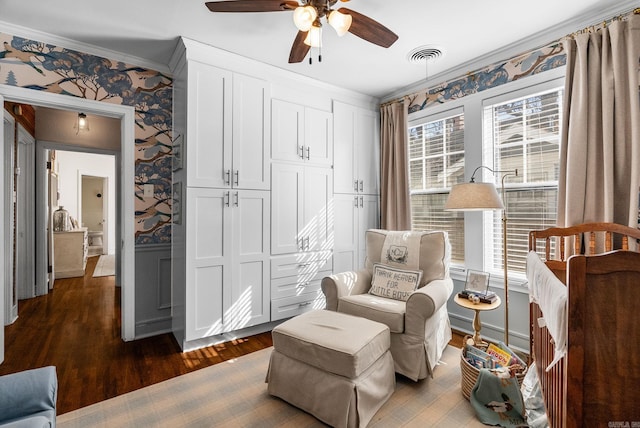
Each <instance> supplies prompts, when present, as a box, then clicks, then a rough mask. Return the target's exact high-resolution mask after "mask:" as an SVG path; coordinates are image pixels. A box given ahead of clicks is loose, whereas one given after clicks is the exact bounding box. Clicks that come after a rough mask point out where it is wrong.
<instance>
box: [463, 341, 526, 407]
mask: <svg viewBox="0 0 640 428" xmlns="http://www.w3.org/2000/svg"><path fill="white" fill-rule="evenodd" d="M465 343H466V341H465ZM460 369H461V371H462V379H461V386H462V395H464V398H466V399H467V400H468V399H469V397H471V391H472V390H473V387H474V386H475V385H476V381H477V380H478V375H479V374H480V369H478V368H477V367H475V366H472V365H471V364H469V362H468V361H467V360H465V359H464V346H463V348H462V352H460ZM526 374H527V368H525V369H524V371H523V372H522V373H518V374H517V375H516V379H517V380H518V384H519V385H520V386H522V381H523V380H524V377H525V375H526Z"/></svg>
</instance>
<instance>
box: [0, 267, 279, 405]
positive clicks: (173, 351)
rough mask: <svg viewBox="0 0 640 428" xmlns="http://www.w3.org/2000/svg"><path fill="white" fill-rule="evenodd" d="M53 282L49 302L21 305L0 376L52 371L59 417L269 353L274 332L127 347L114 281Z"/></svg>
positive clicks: (8, 331)
mask: <svg viewBox="0 0 640 428" xmlns="http://www.w3.org/2000/svg"><path fill="white" fill-rule="evenodd" d="M97 261H98V257H90V258H89V260H88V262H87V268H86V271H85V272H86V273H85V275H84V277H78V278H67V279H59V280H56V282H55V286H54V289H53V290H52V291H51V292H50V293H49V294H48V295H46V296H40V297H36V298H33V299H27V300H22V301H20V302H19V305H18V319H17V321H16V322H15V323H13V324H12V325H10V326H7V327H5V361H4V363H3V364H0V375H2V374H8V373H15V372H18V371H22V370H26V369H31V368H36V367H43V366H48V365H52V366H55V367H56V371H57V374H58V384H59V387H58V414H63V413H66V412H70V411H72V410H75V409H78V408H80V407H84V406H88V405H90V404H93V403H96V402H99V401H103V400H106V399H108V398H111V397H115V396H117V395H120V394H124V393H126V392H130V391H133V390H136V389H139V388H142V387H145V386H148V385H152V384H154V383H157V382H161V381H163V380H166V379H170V378H172V377H175V376H179V375H182V374H185V373H189V372H192V371H194V370H198V369H201V368H204V367H208V366H211V365H213V364H217V363H220V362H222V361H226V360H230V359H233V358H237V357H239V356H242V355H245V354H248V353H251V352H254V351H257V350H259V349H263V348H266V347H269V346H271V344H272V342H271V333H263V334H261V335H257V336H251V337H248V338H245V339H238V340H235V341H232V342H227V343H222V344H219V345H216V346H211V347H208V348H203V349H200V350H197V351H192V352H186V353H182V352H181V350H180V347H179V345H178V343H177V342H176V340H175V339H174V337H173V335H172V334H170V333H167V334H161V335H158V336H154V337H150V338H145V339H140V340H135V341H132V342H124V341H123V340H122V339H121V330H120V326H121V324H120V288H119V287H116V286H115V277H113V276H106V277H98V278H93V277H92V276H91V275H92V274H93V270H94V268H95V265H96V263H97Z"/></svg>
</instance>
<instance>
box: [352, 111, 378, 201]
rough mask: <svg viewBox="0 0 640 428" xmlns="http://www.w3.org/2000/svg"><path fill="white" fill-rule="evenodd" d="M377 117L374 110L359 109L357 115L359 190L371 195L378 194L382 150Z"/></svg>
mask: <svg viewBox="0 0 640 428" xmlns="http://www.w3.org/2000/svg"><path fill="white" fill-rule="evenodd" d="M376 129H377V117H376V114H375V113H374V112H372V111H368V110H364V109H359V110H358V112H357V115H356V129H355V135H356V154H355V156H356V163H357V179H358V191H359V192H360V193H366V194H369V195H377V194H378V170H379V169H380V167H379V165H380V157H379V155H378V153H379V152H380V149H379V146H380V145H379V143H378V137H377V135H378V133H377V132H376Z"/></svg>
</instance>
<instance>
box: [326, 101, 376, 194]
mask: <svg viewBox="0 0 640 428" xmlns="http://www.w3.org/2000/svg"><path fill="white" fill-rule="evenodd" d="M333 116H334V120H333V126H334V133H333V135H334V137H333V140H334V161H333V166H334V169H335V171H334V180H335V181H334V189H333V190H334V192H336V193H362V194H368V195H377V194H378V193H379V186H378V182H379V173H378V172H379V169H380V167H379V165H380V156H379V153H380V144H379V141H378V140H379V138H378V135H379V131H378V120H377V115H376V113H375V112H373V111H370V110H366V109H364V108H361V107H356V106H352V105H349V104H345V103H342V102H339V101H334V102H333Z"/></svg>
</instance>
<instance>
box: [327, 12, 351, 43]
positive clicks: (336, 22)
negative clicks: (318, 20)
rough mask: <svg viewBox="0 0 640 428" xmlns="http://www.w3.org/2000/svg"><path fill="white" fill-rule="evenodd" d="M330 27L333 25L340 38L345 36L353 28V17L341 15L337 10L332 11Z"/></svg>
mask: <svg viewBox="0 0 640 428" xmlns="http://www.w3.org/2000/svg"><path fill="white" fill-rule="evenodd" d="M328 20H329V25H331V26H332V27H333V28H334V29H335V30H336V33H338V36H341V37H342V36H344V35H345V34H346V33H347V31H349V28H351V21H352V18H351V15H346V14H344V13H340V12H338V11H337V10H332V11H331V12H330V13H329V19H328Z"/></svg>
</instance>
